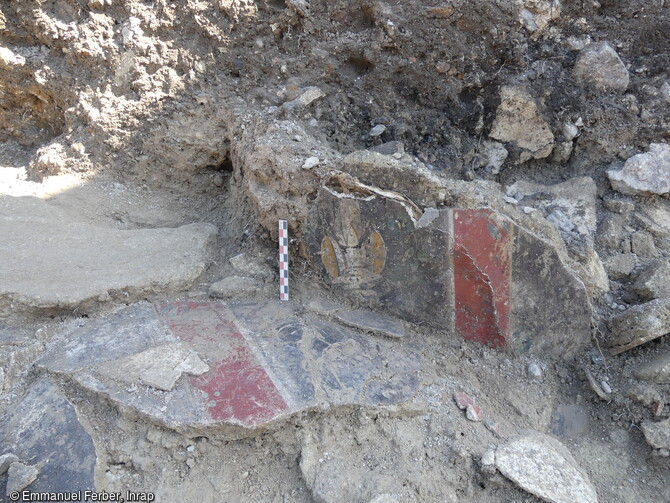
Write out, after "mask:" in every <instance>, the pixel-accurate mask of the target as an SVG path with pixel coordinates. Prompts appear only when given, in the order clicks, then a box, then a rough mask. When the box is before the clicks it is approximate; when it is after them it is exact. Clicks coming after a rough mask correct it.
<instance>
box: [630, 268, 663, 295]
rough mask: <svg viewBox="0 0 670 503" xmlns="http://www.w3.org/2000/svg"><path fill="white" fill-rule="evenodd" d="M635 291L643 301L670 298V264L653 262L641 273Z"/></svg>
mask: <svg viewBox="0 0 670 503" xmlns="http://www.w3.org/2000/svg"><path fill="white" fill-rule="evenodd" d="M633 290H634V291H635V293H636V294H637V295H638V296H639V297H640V298H641V299H643V300H653V299H659V298H663V297H670V263H668V262H667V261H665V260H655V261H654V262H652V263H651V264H650V265H649V267H647V268H646V269H645V270H644V271H642V273H640V275H639V276H638V278H637V280H636V281H635V284H634V285H633Z"/></svg>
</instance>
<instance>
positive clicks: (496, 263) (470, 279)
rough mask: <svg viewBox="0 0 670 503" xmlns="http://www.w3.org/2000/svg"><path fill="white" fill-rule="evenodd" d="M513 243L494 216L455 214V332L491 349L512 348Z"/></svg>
mask: <svg viewBox="0 0 670 503" xmlns="http://www.w3.org/2000/svg"><path fill="white" fill-rule="evenodd" d="M512 239H513V235H512V224H511V222H509V221H508V220H506V219H503V218H500V217H498V216H497V215H496V214H495V213H494V212H493V211H492V210H488V209H484V210H454V249H453V257H454V294H455V301H454V303H455V325H456V331H457V332H459V333H460V334H461V335H462V336H463V337H465V338H466V339H471V340H473V341H476V342H479V343H481V344H484V345H486V346H489V347H492V348H501V349H507V348H508V346H509V339H510V338H509V333H508V328H509V315H510V292H511V273H512V271H511V251H512Z"/></svg>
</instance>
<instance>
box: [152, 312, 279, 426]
mask: <svg viewBox="0 0 670 503" xmlns="http://www.w3.org/2000/svg"><path fill="white" fill-rule="evenodd" d="M158 313H159V315H160V316H161V318H163V319H164V321H165V323H166V326H167V327H168V328H169V329H170V330H171V331H172V332H173V333H174V334H175V335H176V336H177V337H179V338H180V339H181V340H183V341H184V342H188V343H189V344H190V345H191V346H192V347H193V348H194V349H195V350H196V351H197V352H198V354H199V355H200V357H201V358H203V359H205V360H207V361H208V362H209V366H210V370H209V372H206V373H205V374H203V375H201V376H198V377H191V378H190V379H189V382H190V383H191V385H193V386H194V387H196V388H197V389H199V390H201V391H203V392H204V393H206V395H205V399H204V403H203V405H204V407H205V408H206V410H207V411H208V414H209V415H210V417H211V418H212V419H213V420H215V421H235V422H239V423H241V424H244V425H254V424H258V423H262V422H265V421H269V420H271V419H273V418H274V417H277V416H278V415H280V414H281V413H282V412H284V411H285V410H286V409H287V408H288V406H287V404H286V401H285V400H284V398H283V397H282V395H281V393H280V392H279V390H278V389H277V388H276V387H275V385H274V383H273V382H272V380H271V379H270V376H269V375H268V373H267V372H266V371H265V369H264V368H263V366H262V365H261V363H260V362H259V361H258V359H257V358H256V357H255V356H254V354H253V352H252V351H251V348H250V347H249V346H248V344H247V342H246V340H245V339H244V336H243V335H242V334H241V333H240V331H239V330H238V328H237V326H236V325H235V322H234V319H233V316H232V314H231V313H230V312H229V311H228V310H227V309H226V308H225V306H223V305H222V304H220V303H193V302H189V303H186V302H180V303H174V304H166V305H163V306H160V307H159V308H158Z"/></svg>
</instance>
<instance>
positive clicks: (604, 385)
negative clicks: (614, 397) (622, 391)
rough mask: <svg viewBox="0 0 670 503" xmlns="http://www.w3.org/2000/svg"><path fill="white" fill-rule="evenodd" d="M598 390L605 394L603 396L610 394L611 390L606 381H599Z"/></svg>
mask: <svg viewBox="0 0 670 503" xmlns="http://www.w3.org/2000/svg"><path fill="white" fill-rule="evenodd" d="M600 388H601V389H602V390H603V391H604V392H605V394H607V395H611V394H612V388H611V387H610V385H609V384H608V383H607V381H600Z"/></svg>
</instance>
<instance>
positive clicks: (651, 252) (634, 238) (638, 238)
mask: <svg viewBox="0 0 670 503" xmlns="http://www.w3.org/2000/svg"><path fill="white" fill-rule="evenodd" d="M630 244H631V249H632V250H633V253H634V254H635V255H637V256H639V257H656V256H657V255H658V252H657V251H656V245H655V244H654V238H653V237H652V236H651V234H649V233H648V232H644V231H638V232H634V233H633V234H631V236H630Z"/></svg>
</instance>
